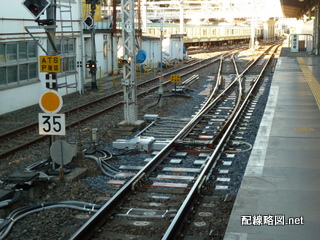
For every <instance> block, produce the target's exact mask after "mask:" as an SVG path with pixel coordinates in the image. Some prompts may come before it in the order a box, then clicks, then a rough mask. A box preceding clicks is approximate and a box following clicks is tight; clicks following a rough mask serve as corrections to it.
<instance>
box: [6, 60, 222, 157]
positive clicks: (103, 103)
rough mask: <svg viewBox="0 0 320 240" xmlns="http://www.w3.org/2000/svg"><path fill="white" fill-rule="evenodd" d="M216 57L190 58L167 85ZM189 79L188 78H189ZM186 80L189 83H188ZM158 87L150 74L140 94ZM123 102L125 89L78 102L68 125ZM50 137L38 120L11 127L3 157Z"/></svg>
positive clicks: (166, 77)
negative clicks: (41, 128)
mask: <svg viewBox="0 0 320 240" xmlns="http://www.w3.org/2000/svg"><path fill="white" fill-rule="evenodd" d="M218 58H219V56H217V57H213V58H211V59H206V60H199V61H190V62H189V63H187V64H185V65H184V66H182V67H180V68H179V69H173V70H171V71H168V72H166V73H164V74H163V78H164V82H163V84H164V85H168V84H170V80H169V76H170V75H171V74H177V73H179V74H180V75H181V77H186V76H188V75H190V74H192V73H193V72H196V71H198V70H199V69H201V68H204V67H206V66H207V65H208V64H211V62H212V61H217V59H218ZM187 80H188V79H187ZM185 84H187V83H185ZM158 87H159V77H155V78H151V79H149V80H146V81H144V82H141V83H139V84H138V97H143V96H146V95H147V94H150V93H151V92H154V91H156V90H157V89H158ZM122 106H123V91H118V92H116V93H113V94H110V95H108V96H104V97H101V98H99V99H96V100H94V101H91V102H89V103H85V104H83V105H79V106H76V107H74V108H71V109H68V110H66V111H65V112H64V113H65V115H66V129H67V130H68V129H70V128H73V127H75V126H78V125H80V124H82V123H84V122H86V121H88V120H90V119H92V118H94V117H96V116H98V115H101V114H105V113H107V112H109V111H111V110H112V109H115V108H118V107H122ZM45 139H48V136H43V135H42V136H40V135H39V134H38V122H33V123H31V124H28V125H26V126H23V127H20V128H18V129H15V130H12V131H10V132H7V133H5V134H2V135H0V158H4V157H7V156H9V155H11V154H13V153H15V152H16V151H18V150H20V149H23V148H26V147H28V146H30V145H32V144H34V143H36V142H39V141H43V140H45Z"/></svg>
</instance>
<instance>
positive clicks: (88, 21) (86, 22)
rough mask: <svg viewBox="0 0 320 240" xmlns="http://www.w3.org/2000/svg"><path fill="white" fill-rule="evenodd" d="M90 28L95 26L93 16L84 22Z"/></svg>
mask: <svg viewBox="0 0 320 240" xmlns="http://www.w3.org/2000/svg"><path fill="white" fill-rule="evenodd" d="M83 22H84V23H85V24H86V25H87V26H88V27H92V25H93V18H92V17H91V16H88V17H87V18H86V19H85V20H84V21H83Z"/></svg>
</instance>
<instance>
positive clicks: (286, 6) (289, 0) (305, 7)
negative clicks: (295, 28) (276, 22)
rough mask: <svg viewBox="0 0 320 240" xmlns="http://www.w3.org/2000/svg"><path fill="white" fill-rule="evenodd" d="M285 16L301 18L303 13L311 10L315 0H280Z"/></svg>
mask: <svg viewBox="0 0 320 240" xmlns="http://www.w3.org/2000/svg"><path fill="white" fill-rule="evenodd" d="M280 1H281V7H282V11H283V14H284V16H285V17H288V18H301V17H302V16H303V15H304V14H306V13H308V12H312V11H313V10H312V8H313V6H314V5H315V2H317V0H280Z"/></svg>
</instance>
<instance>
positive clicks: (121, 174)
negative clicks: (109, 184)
mask: <svg viewBox="0 0 320 240" xmlns="http://www.w3.org/2000/svg"><path fill="white" fill-rule="evenodd" d="M133 175H134V173H117V174H116V175H115V177H116V178H129V177H132V176H133Z"/></svg>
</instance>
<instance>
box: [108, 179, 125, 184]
mask: <svg viewBox="0 0 320 240" xmlns="http://www.w3.org/2000/svg"><path fill="white" fill-rule="evenodd" d="M124 183H125V181H123V180H114V179H113V180H110V181H108V182H107V184H109V185H123V184H124Z"/></svg>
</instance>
